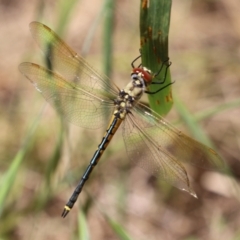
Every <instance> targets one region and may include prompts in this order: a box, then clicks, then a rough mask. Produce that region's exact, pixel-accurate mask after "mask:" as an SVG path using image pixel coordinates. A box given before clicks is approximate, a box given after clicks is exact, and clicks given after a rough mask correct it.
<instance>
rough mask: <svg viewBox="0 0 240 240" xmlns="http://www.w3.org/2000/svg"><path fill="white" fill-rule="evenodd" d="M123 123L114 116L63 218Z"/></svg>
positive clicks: (69, 201)
mask: <svg viewBox="0 0 240 240" xmlns="http://www.w3.org/2000/svg"><path fill="white" fill-rule="evenodd" d="M121 122H122V119H121V118H119V117H118V116H115V115H113V117H112V119H111V122H110V124H109V127H108V129H107V130H106V134H105V136H104V137H103V139H102V141H101V143H100V144H99V145H98V149H97V150H96V152H95V153H94V155H93V157H92V159H91V161H90V163H89V165H88V167H87V169H86V170H85V172H84V174H83V176H82V178H81V180H80V182H79V183H78V185H77V187H76V188H75V190H74V192H73V194H72V196H71V197H70V199H69V200H68V202H67V204H66V205H65V207H64V210H63V213H62V217H66V216H67V214H68V213H69V212H70V210H71V209H72V207H73V205H74V204H75V202H76V201H77V198H78V196H79V194H80V193H81V191H82V188H83V186H84V184H85V182H86V181H87V180H88V178H89V176H90V174H91V172H92V170H93V169H94V167H95V166H96V165H97V164H98V162H99V160H100V158H101V156H102V154H103V152H104V151H105V149H106V148H107V146H108V144H109V143H110V141H111V139H112V137H113V135H114V134H115V132H116V131H117V129H118V128H119V126H120V124H121Z"/></svg>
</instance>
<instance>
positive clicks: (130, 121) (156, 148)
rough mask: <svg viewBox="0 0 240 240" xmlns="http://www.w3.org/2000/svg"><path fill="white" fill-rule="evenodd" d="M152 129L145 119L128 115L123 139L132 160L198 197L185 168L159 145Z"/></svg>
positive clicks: (132, 114) (131, 114)
mask: <svg viewBox="0 0 240 240" xmlns="http://www.w3.org/2000/svg"><path fill="white" fill-rule="evenodd" d="M152 127H153V126H152V124H148V122H146V121H145V120H144V118H142V117H141V118H139V116H137V115H135V114H134V113H129V114H128V116H127V118H126V120H125V122H124V125H123V139H124V142H125V146H126V150H127V153H128V156H129V158H130V160H131V161H132V162H133V163H134V164H136V165H138V166H140V167H141V168H143V169H144V170H146V171H147V172H149V173H151V174H153V175H154V176H156V177H158V178H159V179H161V180H164V181H166V182H168V183H170V184H171V185H173V186H175V187H177V188H179V189H181V190H184V191H187V192H189V193H190V194H191V195H193V196H194V197H196V194H195V192H194V191H193V190H192V188H191V186H190V182H189V179H188V175H187V172H186V170H185V168H184V166H183V165H182V164H181V163H180V162H179V161H177V159H176V158H175V157H174V156H172V155H171V154H169V152H168V151H167V150H165V149H164V148H162V147H161V145H158V142H156V141H155V138H154V137H152V136H151V130H152V129H151V128H152ZM160 137H161V136H160Z"/></svg>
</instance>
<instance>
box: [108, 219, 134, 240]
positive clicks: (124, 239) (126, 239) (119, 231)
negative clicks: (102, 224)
mask: <svg viewBox="0 0 240 240" xmlns="http://www.w3.org/2000/svg"><path fill="white" fill-rule="evenodd" d="M105 219H106V220H107V222H108V224H109V226H110V227H111V228H112V230H113V231H114V232H115V234H116V235H117V236H118V239H120V240H131V239H132V238H131V237H130V236H129V234H128V233H127V232H126V230H125V229H124V228H123V227H122V226H121V225H120V224H119V223H117V222H116V221H113V220H112V219H110V218H109V217H107V216H105Z"/></svg>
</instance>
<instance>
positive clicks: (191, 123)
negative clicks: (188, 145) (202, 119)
mask: <svg viewBox="0 0 240 240" xmlns="http://www.w3.org/2000/svg"><path fill="white" fill-rule="evenodd" d="M174 99H175V104H174V106H175V107H176V110H177V111H178V113H179V115H180V117H181V118H182V120H183V122H184V123H185V124H186V126H187V127H188V129H189V130H190V131H191V133H192V134H193V136H194V138H196V139H197V140H198V141H200V142H202V143H205V144H206V145H208V146H210V147H213V144H212V142H211V140H210V139H209V138H208V137H207V135H206V134H205V132H204V131H203V130H202V128H201V127H200V126H199V124H198V123H197V121H196V119H195V118H194V116H193V115H192V114H191V113H190V112H189V111H188V109H187V107H186V106H185V105H184V104H183V103H182V102H181V101H180V100H179V99H178V98H177V96H175V97H174Z"/></svg>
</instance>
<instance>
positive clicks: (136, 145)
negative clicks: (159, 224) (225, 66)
mask: <svg viewBox="0 0 240 240" xmlns="http://www.w3.org/2000/svg"><path fill="white" fill-rule="evenodd" d="M30 31H31V33H32V36H33V38H34V40H35V41H36V42H37V44H38V45H39V47H40V48H41V50H42V51H43V53H44V55H45V57H46V59H47V68H45V67H42V66H40V65H38V64H35V63H30V62H24V63H21V64H20V65H19V70H20V72H21V73H22V74H23V75H24V76H25V77H26V78H27V79H28V80H29V81H30V82H31V83H32V84H33V85H34V87H35V88H36V90H37V91H39V92H40V93H41V94H42V95H43V97H44V98H45V99H46V100H47V101H48V102H49V103H50V104H51V105H52V106H53V108H55V109H56V110H57V112H59V113H60V114H61V115H62V116H64V117H65V119H66V120H68V121H69V122H71V123H73V124H75V125H78V126H80V127H83V128H88V129H98V128H100V127H103V126H106V125H107V124H106V123H107V122H106V121H108V123H109V124H108V127H107V129H106V133H105V135H104V136H103V138H102V141H101V142H100V144H99V145H98V148H97V150H96V152H95V153H94V154H93V157H92V158H91V160H90V163H89V165H88V167H87V168H86V170H85V172H84V173H83V175H82V177H81V179H80V181H79V183H78V184H77V187H76V188H75V190H74V192H73V194H72V195H71V197H70V198H69V200H68V201H67V203H66V205H65V207H64V210H63V212H62V217H66V216H67V214H68V213H69V212H70V210H71V209H72V208H73V206H74V204H75V203H76V201H77V199H78V197H79V194H80V193H81V191H82V189H83V186H84V185H85V183H86V181H87V180H88V178H89V176H90V174H91V172H92V171H93V169H94V168H95V166H96V165H97V164H98V162H99V160H100V158H101V156H102V154H103V153H104V151H105V149H106V148H107V146H108V144H109V143H110V141H111V140H112V137H113V136H114V134H115V133H116V131H117V130H118V128H119V126H120V125H122V137H123V140H124V143H125V148H126V152H127V155H128V157H129V159H130V161H132V162H133V163H134V164H135V165H137V166H140V167H141V168H143V169H144V170H146V171H147V172H149V173H150V174H151V175H153V176H156V177H157V178H159V179H160V180H164V181H166V182H168V183H169V184H171V185H172V186H175V187H176V188H178V189H180V190H183V191H186V192H188V193H189V194H191V195H192V196H194V197H197V195H196V193H195V192H194V190H193V189H192V186H191V183H190V181H189V176H188V173H187V171H186V169H185V167H184V163H187V164H192V165H195V166H198V167H201V168H207V169H212V170H221V169H223V167H224V162H223V160H222V159H221V157H220V156H219V155H218V154H217V153H216V152H215V151H214V150H213V149H212V148H210V147H208V146H205V145H204V144H202V143H200V142H198V141H196V140H194V139H192V138H190V137H188V136H187V135H185V134H184V133H182V132H181V131H179V130H178V129H176V128H175V127H174V126H172V125H171V124H170V123H168V122H167V121H166V120H165V119H164V118H163V117H161V116H160V115H159V114H157V113H156V112H154V111H153V110H151V109H150V108H149V107H147V106H146V105H144V104H143V103H142V102H140V99H141V97H142V95H143V94H145V93H146V94H154V93H156V92H158V91H156V92H150V91H148V87H149V86H150V85H151V84H156V83H160V84H161V83H163V82H164V81H160V82H159V81H158V79H157V75H158V73H157V74H154V73H152V72H151V70H149V69H147V68H145V67H144V66H142V65H141V64H140V65H139V66H137V67H135V66H134V62H132V73H131V80H130V82H129V83H128V84H127V85H126V87H125V88H124V89H120V88H118V87H117V86H116V85H115V84H114V83H112V82H110V81H109V79H108V77H106V76H104V75H101V74H100V73H98V72H97V71H96V70H95V69H94V68H92V67H91V66H90V65H89V64H88V63H87V62H86V61H85V60H84V58H82V57H81V56H80V55H78V54H77V53H75V52H74V51H73V50H72V49H71V48H70V47H69V46H68V45H67V44H66V43H64V42H63V41H62V40H61V39H60V37H59V36H58V35H57V34H56V33H55V32H54V31H53V30H51V29H50V28H49V27H47V26H46V25H44V24H42V23H39V22H32V23H30ZM164 64H165V62H163V65H164ZM168 66H169V65H168ZM160 70H161V69H160ZM161 89H162V88H160V89H159V91H160V90H161Z"/></svg>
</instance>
